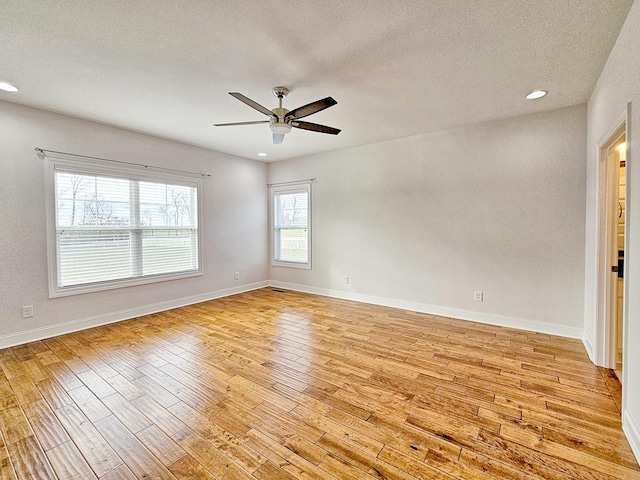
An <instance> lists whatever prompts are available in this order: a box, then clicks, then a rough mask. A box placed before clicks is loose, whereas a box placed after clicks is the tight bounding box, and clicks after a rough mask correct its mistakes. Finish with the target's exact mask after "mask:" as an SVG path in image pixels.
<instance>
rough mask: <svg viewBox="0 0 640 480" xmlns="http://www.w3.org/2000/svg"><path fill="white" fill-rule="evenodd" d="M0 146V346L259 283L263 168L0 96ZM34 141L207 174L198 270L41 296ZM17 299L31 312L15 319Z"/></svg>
mask: <svg viewBox="0 0 640 480" xmlns="http://www.w3.org/2000/svg"><path fill="white" fill-rule="evenodd" d="M0 145H1V146H2V147H1V148H0V179H1V180H2V181H1V182H0V205H1V207H0V225H1V226H2V228H1V229H0V278H1V281H0V348H1V347H3V346H8V345H12V344H16V343H21V342H25V341H29V340H32V339H35V338H41V337H44V336H51V335H55V334H57V333H62V332H65V331H69V330H74V329H78V328H86V327H89V326H93V325H97V324H100V323H104V322H108V321H114V320H120V319H122V318H127V317H132V316H136V315H139V314H143V313H146V312H148V311H154V310H155V311H157V310H161V309H166V308H170V307H172V306H175V305H179V304H184V303H193V302H195V301H198V300H204V299H207V298H211V297H215V296H219V295H221V294H226V293H233V292H235V291H239V290H242V289H246V288H253V287H254V286H256V285H258V286H259V285H264V284H266V282H267V280H268V269H267V260H266V257H267V239H266V230H267V199H266V179H267V165H266V164H264V163H261V162H257V161H253V160H247V159H243V158H238V157H233V156H230V155H225V154H221V153H217V152H212V151H210V150H205V149H202V148H197V147H193V146H189V145H184V144H180V143H176V142H172V141H168V140H163V139H159V138H156V137H151V136H148V135H142V134H138V133H134V132H130V131H127V130H121V129H117V128H113V127H109V126H105V125H101V124H97V123H92V122H88V121H84V120H80V119H77V118H71V117H67V116H63V115H57V114H54V113H50V112H45V111H43V110H37V109H34V108H28V107H24V106H20V105H16V104H12V103H6V102H0ZM34 147H41V148H46V149H51V150H60V151H66V152H72V153H80V154H87V155H92V156H98V157H105V158H110V159H116V160H124V161H129V162H136V163H144V164H149V165H156V166H162V167H169V168H178V169H184V170H191V171H196V172H208V173H211V174H212V177H211V178H207V179H204V180H203V201H202V205H203V212H202V213H203V215H202V218H203V224H202V225H201V230H202V246H201V248H202V251H203V268H204V275H203V276H200V277H194V278H189V279H184V280H177V281H167V282H161V283H154V284H149V285H142V286H136V287H131V288H122V289H116V290H108V291H103V292H98V293H91V294H85V295H75V296H70V297H63V298H55V299H49V298H48V288H47V239H46V229H45V225H46V223H45V196H44V190H45V188H44V187H45V181H44V172H45V168H44V163H45V161H43V160H40V159H39V158H37V157H36V152H35V151H34ZM236 271H238V272H240V274H241V277H240V280H239V281H235V280H234V278H233V272H236ZM22 305H34V310H35V316H34V317H33V318H27V319H23V318H22V310H21V306H22Z"/></svg>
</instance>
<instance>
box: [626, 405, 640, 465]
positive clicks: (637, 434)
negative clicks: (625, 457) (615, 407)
mask: <svg viewBox="0 0 640 480" xmlns="http://www.w3.org/2000/svg"><path fill="white" fill-rule="evenodd" d="M622 431H623V432H624V434H625V435H626V436H627V440H628V441H629V445H631V450H632V451H633V454H634V455H635V456H636V460H637V461H638V462H640V428H638V424H637V423H636V422H635V421H634V419H633V417H632V416H631V414H630V413H629V410H627V409H626V408H625V409H624V410H623V411H622Z"/></svg>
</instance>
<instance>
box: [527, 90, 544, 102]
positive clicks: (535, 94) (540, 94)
mask: <svg viewBox="0 0 640 480" xmlns="http://www.w3.org/2000/svg"><path fill="white" fill-rule="evenodd" d="M547 93H549V92H547V91H546V90H534V91H533V92H531V93H530V94H529V95H527V97H526V98H527V100H537V99H539V98H542V97H544V96H545V95H546V94H547Z"/></svg>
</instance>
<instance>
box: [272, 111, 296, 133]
mask: <svg viewBox="0 0 640 480" xmlns="http://www.w3.org/2000/svg"><path fill="white" fill-rule="evenodd" d="M271 111H272V112H273V113H274V115H275V116H276V117H277V119H276V118H271V120H270V121H269V126H270V128H271V131H272V132H273V133H281V134H283V133H289V132H290V131H291V124H290V123H289V122H288V121H286V120H285V119H284V118H285V116H286V115H287V113H289V110H287V109H286V108H274V109H273V110H271Z"/></svg>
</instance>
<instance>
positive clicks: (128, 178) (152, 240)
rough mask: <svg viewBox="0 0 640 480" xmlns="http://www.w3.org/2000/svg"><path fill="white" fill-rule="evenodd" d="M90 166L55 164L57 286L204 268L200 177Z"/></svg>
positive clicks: (93, 285) (80, 286)
mask: <svg viewBox="0 0 640 480" xmlns="http://www.w3.org/2000/svg"><path fill="white" fill-rule="evenodd" d="M70 167H71V168H70ZM87 170H89V171H83V168H82V167H81V166H77V165H69V164H68V162H64V163H63V164H55V163H54V165H53V182H54V188H53V192H54V195H53V196H54V210H55V262H53V263H54V265H55V270H56V275H55V285H54V286H53V290H54V291H55V292H57V293H63V292H74V291H78V290H82V291H87V290H88V291H92V290H97V289H101V287H104V286H107V287H109V288H113V287H114V286H119V285H120V284H123V283H126V284H136V283H146V282H147V281H149V280H154V279H155V280H164V279H165V277H166V276H175V275H184V274H187V275H188V274H197V273H199V272H200V265H199V263H200V262H199V258H200V257H199V233H198V193H199V191H198V190H199V188H198V187H199V182H197V181H193V180H186V181H185V180H184V179H180V178H177V177H176V178H167V176H166V175H164V176H163V177H164V178H163V179H162V180H156V179H155V178H144V176H141V175H140V173H139V172H136V174H135V175H133V174H132V175H127V171H126V169H122V168H117V169H114V173H113V174H110V173H109V172H108V169H107V171H106V173H105V172H104V168H103V169H99V170H101V171H100V173H95V172H91V171H90V170H91V169H90V168H89V169H87ZM132 173H133V172H132ZM51 263H52V262H50V265H51Z"/></svg>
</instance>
